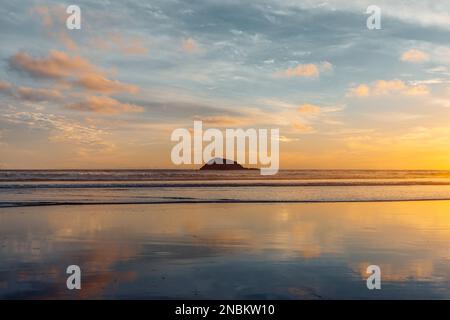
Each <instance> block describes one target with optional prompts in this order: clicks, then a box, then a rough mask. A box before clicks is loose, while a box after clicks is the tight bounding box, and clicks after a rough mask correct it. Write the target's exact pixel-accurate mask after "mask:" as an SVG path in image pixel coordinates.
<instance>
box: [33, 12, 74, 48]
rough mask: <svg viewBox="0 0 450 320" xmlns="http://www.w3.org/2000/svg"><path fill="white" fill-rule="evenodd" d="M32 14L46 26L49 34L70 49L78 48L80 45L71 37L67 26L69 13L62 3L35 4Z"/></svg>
mask: <svg viewBox="0 0 450 320" xmlns="http://www.w3.org/2000/svg"><path fill="white" fill-rule="evenodd" d="M30 14H31V16H32V17H33V18H37V20H38V21H39V22H40V23H41V25H42V26H43V27H44V29H45V31H46V33H47V35H48V36H49V37H51V38H53V39H56V40H58V41H60V42H61V43H62V44H64V46H65V47H66V48H67V49H68V50H78V45H77V44H76V43H75V41H73V39H72V38H71V37H70V35H69V32H68V29H67V28H66V19H67V17H68V14H67V13H66V10H65V7H64V6H62V5H52V6H43V5H38V6H34V7H32V8H31V10H30Z"/></svg>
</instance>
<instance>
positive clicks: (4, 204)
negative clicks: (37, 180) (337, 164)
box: [0, 197, 450, 208]
mask: <svg viewBox="0 0 450 320" xmlns="http://www.w3.org/2000/svg"><path fill="white" fill-rule="evenodd" d="M449 200H450V197H446V198H417V199H358V200H352V199H346V200H338V199H335V200H325V199H324V200H240V199H222V200H221V199H216V200H180V201H170V200H167V201H119V202H115V201H109V202H96V201H92V202H89V201H87V202H70V201H66V202H64V201H62V202H57V201H56V202H53V201H50V202H47V201H41V202H36V201H30V202H0V208H13V207H46V206H85V205H156V204H214V203H218V204H219V203H229V204H233V203H236V204H238V203H242V204H246V203H247V204H258V203H261V204H263V203H280V204H281V203H286V204H288V203H347V202H348V203H355V202H400V201H401V202H415V201H449Z"/></svg>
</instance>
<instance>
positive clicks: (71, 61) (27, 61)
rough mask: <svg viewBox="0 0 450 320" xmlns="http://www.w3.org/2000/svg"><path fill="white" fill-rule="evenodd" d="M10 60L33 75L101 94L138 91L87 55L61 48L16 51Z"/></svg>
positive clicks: (15, 66) (15, 65)
mask: <svg viewBox="0 0 450 320" xmlns="http://www.w3.org/2000/svg"><path fill="white" fill-rule="evenodd" d="M9 63H10V65H11V66H12V67H13V68H15V69H17V70H20V71H24V72H26V73H28V74H30V75H31V76H33V77H43V78H51V79H57V80H69V81H70V83H74V84H76V85H78V86H80V87H82V88H85V89H88V90H91V91H97V92H100V93H103V94H109V93H116V92H127V93H137V92H138V91H139V88H138V87H136V86H133V85H129V84H125V83H122V82H119V81H117V80H111V79H108V78H107V77H106V76H105V73H104V72H102V71H100V70H98V69H97V68H96V67H95V66H94V65H93V64H91V63H90V62H89V61H87V60H86V59H83V58H81V57H78V56H74V57H72V56H69V55H67V54H66V53H64V52H61V51H56V50H52V51H50V53H49V55H48V57H45V58H33V57H32V56H30V55H29V54H28V53H26V52H19V53H17V54H15V55H14V56H12V57H11V58H10V60H9ZM74 78H75V79H74Z"/></svg>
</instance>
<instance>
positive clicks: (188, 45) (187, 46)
mask: <svg viewBox="0 0 450 320" xmlns="http://www.w3.org/2000/svg"><path fill="white" fill-rule="evenodd" d="M181 47H182V49H183V51H184V52H187V53H189V54H192V53H195V52H197V51H198V49H199V48H198V44H197V42H196V41H195V40H194V39H192V38H187V39H183V41H182V43H181Z"/></svg>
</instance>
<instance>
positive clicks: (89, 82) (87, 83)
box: [77, 73, 139, 93]
mask: <svg viewBox="0 0 450 320" xmlns="http://www.w3.org/2000/svg"><path fill="white" fill-rule="evenodd" d="M77 84H78V85H80V86H82V87H84V88H86V89H89V90H93V91H98V92H104V93H114V92H128V93H137V92H138V91H139V88H138V87H136V86H132V85H128V84H125V83H121V82H119V81H116V80H110V79H107V78H105V77H104V76H102V75H100V74H95V73H93V74H87V75H85V76H82V77H80V79H79V80H78V81H77Z"/></svg>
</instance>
